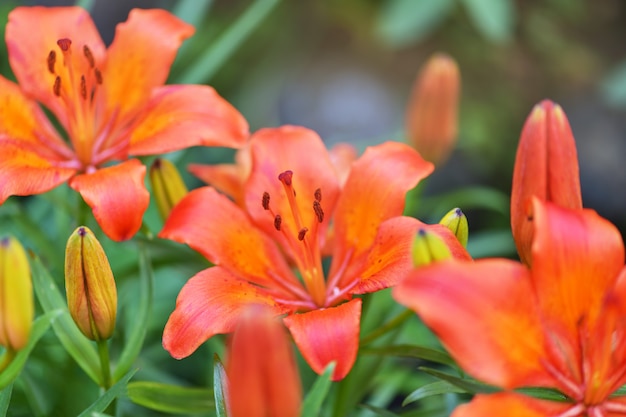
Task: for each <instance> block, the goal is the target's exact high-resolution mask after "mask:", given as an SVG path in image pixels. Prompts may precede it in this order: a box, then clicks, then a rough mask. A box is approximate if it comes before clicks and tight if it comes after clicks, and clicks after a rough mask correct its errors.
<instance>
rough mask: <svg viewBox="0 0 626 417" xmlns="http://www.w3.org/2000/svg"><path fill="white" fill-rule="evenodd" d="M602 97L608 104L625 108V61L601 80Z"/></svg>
mask: <svg viewBox="0 0 626 417" xmlns="http://www.w3.org/2000/svg"><path fill="white" fill-rule="evenodd" d="M600 89H601V92H602V97H603V98H604V100H605V101H606V102H607V104H609V105H610V106H613V107H617V108H622V109H623V108H626V61H623V62H622V63H620V64H619V65H618V66H617V67H616V68H614V69H613V70H612V71H611V72H610V73H609V75H608V76H607V77H606V78H605V79H604V81H602V84H601V86H600Z"/></svg>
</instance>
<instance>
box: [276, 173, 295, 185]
mask: <svg viewBox="0 0 626 417" xmlns="http://www.w3.org/2000/svg"><path fill="white" fill-rule="evenodd" d="M292 177H293V171H289V170H287V171H285V172H282V173H280V174H279V175H278V180H279V181H281V182H282V183H283V184H285V185H286V186H290V185H291V178H292Z"/></svg>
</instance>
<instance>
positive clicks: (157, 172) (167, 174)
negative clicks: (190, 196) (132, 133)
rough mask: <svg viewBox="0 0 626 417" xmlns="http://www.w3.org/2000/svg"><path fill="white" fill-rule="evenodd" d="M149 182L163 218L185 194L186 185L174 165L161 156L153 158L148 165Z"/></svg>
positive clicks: (165, 217)
mask: <svg viewBox="0 0 626 417" xmlns="http://www.w3.org/2000/svg"><path fill="white" fill-rule="evenodd" d="M150 182H151V183H152V193H153V195H154V198H155V200H156V203H157V207H158V208H159V213H160V214H161V217H162V218H163V220H165V219H167V217H168V216H169V215H170V212H171V211H172V209H173V208H174V206H175V205H176V204H178V202H179V201H180V200H182V198H183V197H184V196H185V195H186V194H187V187H186V186H185V183H184V182H183V179H182V178H181V176H180V173H179V172H178V170H177V169H176V166H174V164H172V163H171V162H170V161H168V160H167V159H161V158H157V159H155V160H154V162H153V163H152V166H151V167H150Z"/></svg>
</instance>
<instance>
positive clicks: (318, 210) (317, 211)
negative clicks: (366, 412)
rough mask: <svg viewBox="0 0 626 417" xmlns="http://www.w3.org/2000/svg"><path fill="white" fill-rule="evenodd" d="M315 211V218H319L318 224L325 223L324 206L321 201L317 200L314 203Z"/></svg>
mask: <svg viewBox="0 0 626 417" xmlns="http://www.w3.org/2000/svg"><path fill="white" fill-rule="evenodd" d="M313 211H315V217H317V221H318V222H320V223H321V222H323V221H324V210H322V205H321V204H320V202H319V200H315V201H314V202H313Z"/></svg>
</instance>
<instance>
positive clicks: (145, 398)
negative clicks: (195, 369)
mask: <svg viewBox="0 0 626 417" xmlns="http://www.w3.org/2000/svg"><path fill="white" fill-rule="evenodd" d="M127 393H128V397H129V398H130V399H131V401H132V402H134V403H136V404H139V405H141V406H143V407H146V408H149V409H151V410H156V411H161V412H163V413H172V414H200V413H211V412H213V410H214V409H215V401H213V398H212V397H213V395H212V394H213V393H212V392H211V390H210V389H208V388H188V387H180V386H176V385H169V384H163V383H160V382H151V381H139V382H131V383H130V384H128V390H127Z"/></svg>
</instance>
